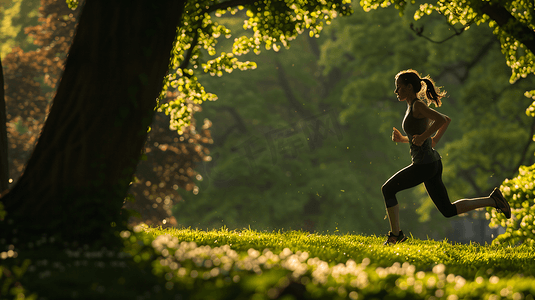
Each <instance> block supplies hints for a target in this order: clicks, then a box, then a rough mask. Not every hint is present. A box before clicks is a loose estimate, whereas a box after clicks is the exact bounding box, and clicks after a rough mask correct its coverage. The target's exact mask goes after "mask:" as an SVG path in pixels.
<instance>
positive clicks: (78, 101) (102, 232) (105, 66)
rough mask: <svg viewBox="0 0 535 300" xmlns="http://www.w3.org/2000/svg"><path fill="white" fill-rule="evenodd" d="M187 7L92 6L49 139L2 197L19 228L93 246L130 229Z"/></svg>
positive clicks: (172, 3)
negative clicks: (138, 175) (128, 204)
mask: <svg viewBox="0 0 535 300" xmlns="http://www.w3.org/2000/svg"><path fill="white" fill-rule="evenodd" d="M184 3H185V0H182V1H177V0H166V1H163V0H162V1H145V0H135V1H132V0H128V1H126V0H125V1H117V0H114V1H109V0H94V1H91V0H88V1H87V2H86V3H85V4H84V7H82V13H81V16H80V21H79V24H78V28H77V31H76V34H75V37H74V40H73V43H72V46H71V48H70V50H69V55H68V58H67V61H66V64H65V70H64V73H63V75H62V78H61V82H60V84H59V86H58V90H57V93H56V96H55V97H54V100H53V104H52V107H51V110H50V114H49V116H48V119H47V121H46V123H45V125H44V127H43V130H42V132H41V136H40V137H39V140H38V142H37V145H36V147H35V150H34V152H33V154H32V156H31V158H30V160H29V161H28V163H27V166H26V169H25V171H24V174H23V175H22V176H21V178H20V179H19V180H18V182H17V183H16V185H15V186H14V187H13V189H11V191H10V192H9V193H8V194H7V195H6V196H4V197H3V198H2V201H3V202H4V205H5V207H6V211H7V214H8V215H7V218H8V219H12V220H13V221H14V222H15V223H14V224H18V228H24V229H26V230H23V231H25V232H32V233H37V234H43V233H44V234H47V235H59V236H60V237H61V238H63V239H67V240H74V241H80V240H83V241H84V243H89V242H90V241H96V240H100V239H103V238H106V236H109V235H110V234H113V233H112V232H113V230H110V227H113V226H123V224H125V223H126V222H125V220H126V216H124V214H123V215H121V207H122V205H123V199H124V197H125V196H126V193H127V190H128V187H129V185H130V181H131V179H132V176H133V174H134V171H135V168H136V165H137V163H138V161H139V158H140V155H141V151H142V149H143V145H144V143H145V140H146V137H147V128H148V126H149V125H150V123H151V121H152V117H153V113H154V107H155V105H156V99H157V97H158V96H159V94H160V91H161V90H162V84H163V78H164V76H165V75H166V73H167V71H168V68H169V59H170V53H171V49H172V46H173V42H174V40H175V38H176V29H177V26H178V25H179V22H180V20H181V16H182V12H183V9H184ZM19 232H21V231H20V230H19ZM21 236H22V233H19V239H20V237H21Z"/></svg>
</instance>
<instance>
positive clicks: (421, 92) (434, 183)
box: [381, 70, 511, 245]
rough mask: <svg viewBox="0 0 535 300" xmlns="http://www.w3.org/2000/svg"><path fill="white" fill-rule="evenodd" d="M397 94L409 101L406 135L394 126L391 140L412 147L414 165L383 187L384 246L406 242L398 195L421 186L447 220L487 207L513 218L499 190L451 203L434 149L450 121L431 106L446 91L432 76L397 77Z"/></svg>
mask: <svg viewBox="0 0 535 300" xmlns="http://www.w3.org/2000/svg"><path fill="white" fill-rule="evenodd" d="M422 83H423V84H422ZM394 92H395V93H396V95H397V97H398V100H399V101H405V102H407V112H406V113H405V118H404V119H403V123H402V128H403V131H404V132H405V134H406V135H402V134H401V132H400V131H399V130H398V129H397V128H396V127H394V129H393V132H392V140H393V141H394V142H396V143H408V144H409V146H410V154H411V158H412V163H411V164H410V165H409V166H407V167H405V168H404V169H402V170H400V171H399V172H397V173H396V174H394V176H392V177H391V178H390V179H388V180H387V181H386V183H385V184H384V185H383V187H382V188H381V190H382V192H383V197H384V199H385V203H386V211H387V214H388V219H389V221H390V232H389V233H388V238H387V240H386V241H385V242H384V245H389V244H396V243H400V242H403V241H405V240H407V237H406V236H405V235H404V234H403V231H401V230H400V227H399V204H398V201H397V199H396V193H397V192H399V191H402V190H405V189H409V188H412V187H414V186H417V185H419V184H420V183H423V184H424V185H425V189H426V190H427V194H428V195H429V197H431V200H433V202H434V203H435V206H436V207H437V208H438V210H439V211H440V212H441V213H442V214H443V215H444V216H445V217H446V218H450V217H453V216H456V215H458V214H462V213H465V212H468V211H471V210H474V209H477V208H481V207H487V206H490V207H495V208H497V209H498V210H499V211H501V212H502V213H504V214H505V216H506V217H507V218H510V217H511V208H510V207H509V204H508V203H507V201H506V200H505V198H504V197H503V195H502V193H501V192H500V190H499V189H498V188H495V189H494V191H493V192H492V193H491V194H490V196H488V197H482V198H474V199H461V200H457V201H455V202H454V203H451V202H450V199H449V197H448V192H447V191H446V187H445V186H444V183H442V160H441V157H440V155H439V154H438V152H437V151H436V150H435V149H434V147H435V145H436V144H437V143H438V141H440V138H441V137H442V135H443V134H444V132H445V131H446V129H447V128H448V125H449V124H450V122H451V119H450V118H449V117H448V116H446V115H444V114H441V113H439V112H437V111H436V110H434V109H431V108H430V107H429V105H430V104H431V103H433V104H435V106H436V107H439V106H440V105H441V104H442V102H441V101H440V99H441V98H442V97H444V96H445V94H446V92H442V91H440V90H439V89H438V88H437V87H435V84H434V83H433V81H432V80H431V78H430V77H429V76H427V77H425V78H420V75H419V74H418V72H416V71H415V70H406V71H401V72H399V73H398V74H397V75H396V90H395V91H394ZM419 96H420V97H419ZM433 134H434V136H433Z"/></svg>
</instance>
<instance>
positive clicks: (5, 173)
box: [0, 58, 9, 193]
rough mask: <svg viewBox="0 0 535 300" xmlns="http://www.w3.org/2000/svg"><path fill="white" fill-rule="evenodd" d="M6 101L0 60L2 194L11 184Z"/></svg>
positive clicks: (0, 181) (0, 178)
mask: <svg viewBox="0 0 535 300" xmlns="http://www.w3.org/2000/svg"><path fill="white" fill-rule="evenodd" d="M6 123H7V119H6V99H5V98H4V69H3V67H2V61H1V58H0V193H3V192H5V191H6V190H7V188H8V184H9V164H8V160H7V127H6Z"/></svg>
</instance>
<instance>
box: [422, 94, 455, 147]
mask: <svg viewBox="0 0 535 300" xmlns="http://www.w3.org/2000/svg"><path fill="white" fill-rule="evenodd" d="M414 112H415V113H416V114H418V115H421V116H423V117H425V118H428V119H430V120H433V121H434V122H433V124H432V125H431V126H429V128H427V130H426V131H424V132H423V133H422V134H421V135H414V136H413V138H412V142H413V144H416V145H418V146H421V145H422V144H423V143H424V142H425V140H427V139H428V138H429V137H431V136H432V135H433V134H434V133H435V132H436V135H435V136H434V137H433V139H432V141H433V145H432V146H433V147H434V146H435V145H436V143H438V141H439V140H440V138H441V137H442V135H443V134H444V132H445V131H446V129H447V128H448V125H449V123H450V121H451V119H450V118H449V117H448V116H446V115H443V114H441V113H439V112H438V111H436V110H434V109H432V108H430V107H429V106H427V105H425V104H424V103H423V102H421V101H418V102H416V103H414Z"/></svg>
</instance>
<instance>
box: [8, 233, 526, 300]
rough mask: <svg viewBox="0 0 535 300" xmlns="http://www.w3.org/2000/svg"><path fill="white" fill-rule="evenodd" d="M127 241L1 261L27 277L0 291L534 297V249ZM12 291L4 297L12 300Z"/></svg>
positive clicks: (243, 239)
mask: <svg viewBox="0 0 535 300" xmlns="http://www.w3.org/2000/svg"><path fill="white" fill-rule="evenodd" d="M121 236H122V238H123V240H124V244H125V247H124V250H122V251H115V252H114V251H110V250H106V249H99V250H94V249H93V250H92V249H89V248H87V247H86V248H84V247H81V248H79V249H76V250H72V249H71V250H65V249H58V248H57V247H53V243H48V244H49V246H47V247H44V246H42V247H41V248H40V249H47V250H39V251H33V252H32V251H25V252H26V253H27V254H26V255H23V253H21V254H20V255H18V256H17V258H13V257H11V258H6V259H3V261H4V262H6V263H7V262H9V264H6V265H7V266H9V270H11V271H14V270H15V269H16V268H19V271H20V270H22V271H20V272H19V273H20V274H21V275H20V276H19V277H20V278H17V277H16V276H15V275H14V273H15V272H12V273H13V274H11V277H9V276H6V275H4V276H3V277H2V278H1V279H2V281H0V284H1V286H0V288H2V286H6V284H8V285H9V286H11V287H12V288H11V289H12V290H13V288H14V287H17V285H16V284H15V283H16V282H19V283H20V284H21V285H19V286H18V287H19V289H20V288H21V287H24V289H25V291H24V292H19V295H26V296H31V295H32V294H33V295H34V296H35V298H37V299H38V298H43V299H44V298H46V299H74V298H81V299H84V298H93V299H123V298H124V299H325V298H327V299H518V300H520V299H533V295H535V280H534V279H535V278H534V273H535V253H534V251H533V249H531V248H529V247H527V246H515V247H511V246H503V245H500V246H493V245H484V246H482V245H478V244H472V245H454V244H451V243H449V242H447V241H440V242H438V241H432V240H418V239H409V241H408V242H406V243H402V244H399V245H395V246H386V247H385V246H383V245H382V243H383V241H384V240H385V238H384V237H376V236H359V235H325V234H310V233H307V232H296V231H288V232H258V231H252V230H241V231H230V230H226V229H221V230H214V231H202V230H191V229H173V228H168V229H161V228H150V227H147V226H138V227H136V228H134V230H133V231H125V232H122V233H121ZM44 243H45V244H46V243H47V242H46V241H45V242H44ZM53 249H55V250H53ZM4 256H5V255H4ZM24 261H26V262H27V266H24ZM6 270H7V269H6ZM6 270H4V271H6ZM4 274H5V272H4ZM10 278H11V282H10V281H9V280H8V279H10ZM15 279H16V280H15ZM5 291H6V290H5V289H4V293H2V296H1V297H0V298H1V299H14V298H15V295H8V294H9V293H8V294H6V292H5ZM0 292H2V291H1V290H0ZM6 296H7V297H6Z"/></svg>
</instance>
